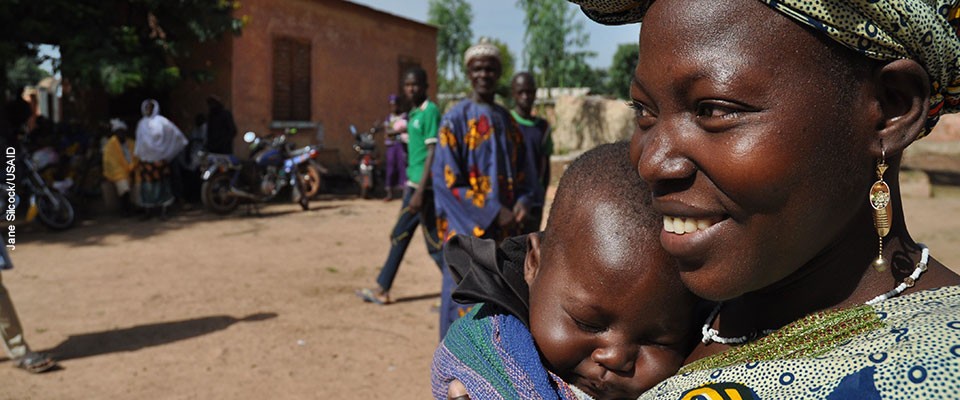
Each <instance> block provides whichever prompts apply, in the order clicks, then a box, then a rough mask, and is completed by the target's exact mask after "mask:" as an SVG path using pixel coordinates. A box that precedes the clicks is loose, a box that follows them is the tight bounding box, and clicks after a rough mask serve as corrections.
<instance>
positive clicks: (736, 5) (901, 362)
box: [576, 0, 960, 399]
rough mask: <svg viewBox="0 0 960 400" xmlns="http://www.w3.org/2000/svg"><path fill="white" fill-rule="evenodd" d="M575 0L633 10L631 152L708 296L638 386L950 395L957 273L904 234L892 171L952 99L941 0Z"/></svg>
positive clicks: (948, 32)
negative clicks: (697, 336)
mask: <svg viewBox="0 0 960 400" xmlns="http://www.w3.org/2000/svg"><path fill="white" fill-rule="evenodd" d="M576 2H577V3H579V4H580V5H581V6H582V8H583V10H584V11H585V13H586V14H587V15H588V16H589V17H591V18H593V19H595V20H597V21H600V22H604V23H625V22H637V21H640V20H641V19H642V20H643V30H642V33H641V35H640V51H639V54H640V56H639V63H638V65H637V70H636V76H635V80H634V82H633V84H632V88H631V94H632V97H633V99H634V100H633V103H634V106H635V108H636V109H637V111H636V118H637V124H638V128H637V131H636V133H635V135H634V137H633V142H632V149H631V158H632V161H633V162H635V163H636V164H637V167H638V171H639V173H640V175H641V177H642V178H643V179H644V180H645V181H647V182H648V183H649V184H650V186H651V188H652V190H653V204H654V206H655V207H656V209H657V210H658V211H660V212H661V213H662V214H663V215H664V230H663V231H662V232H661V244H662V245H663V246H664V248H665V249H666V250H667V251H668V252H669V253H671V254H672V255H674V256H675V257H677V258H679V259H680V261H681V264H682V267H681V275H682V279H683V281H684V283H685V285H686V286H687V287H688V288H689V289H691V290H692V291H693V292H695V293H696V294H698V295H700V296H701V297H704V298H706V299H709V300H714V301H717V302H718V306H717V307H716V308H715V309H714V311H713V313H711V315H710V317H709V318H707V320H706V321H705V323H704V326H703V340H702V343H700V344H699V345H698V346H697V347H696V349H695V350H694V351H693V353H692V354H691V356H690V357H689V358H688V359H687V362H688V364H687V365H686V366H685V367H684V369H682V370H681V374H679V375H677V376H674V377H673V378H671V379H668V380H667V381H665V382H663V383H661V384H660V385H659V386H657V388H655V389H654V390H652V391H650V392H648V393H647V394H646V395H644V397H643V398H669V399H678V398H697V396H703V398H736V396H740V397H741V398H828V397H829V398H850V397H856V398H880V397H883V398H938V397H953V396H956V394H955V393H956V390H957V389H958V388H960V381H958V380H957V379H956V377H957V376H958V373H960V365H958V363H957V360H958V357H960V322H956V321H960V288H958V287H957V286H956V285H957V284H958V283H960V278H958V276H957V275H956V274H954V273H953V272H951V271H950V270H948V269H947V268H946V267H945V266H944V265H942V264H941V263H940V262H938V261H936V259H934V258H933V257H931V256H929V254H931V253H932V254H936V249H929V250H928V249H926V248H925V247H924V246H923V245H921V244H918V243H916V242H915V241H914V240H913V239H912V238H911V237H910V234H909V233H908V232H907V228H906V226H905V224H904V218H903V211H902V207H901V201H900V190H899V182H898V178H897V176H898V172H899V169H900V159H901V156H902V153H903V150H904V149H905V148H906V147H907V146H908V145H910V144H911V143H912V142H913V141H914V140H916V139H918V138H920V137H921V136H923V135H925V134H926V133H928V132H929V130H930V129H931V128H932V127H933V125H934V124H935V123H936V120H937V117H938V116H939V115H940V114H942V113H945V112H955V111H957V110H956V106H957V104H958V102H960V101H958V100H960V98H957V96H956V94H957V93H958V90H957V88H956V86H955V85H956V84H957V83H958V82H960V75H958V67H960V63H958V59H957V57H958V54H960V39H958V37H957V32H956V29H955V28H954V27H953V26H951V25H950V23H949V22H948V21H949V20H950V19H951V18H949V17H950V16H952V15H956V14H957V11H958V10H957V1H956V0H952V1H944V0H941V1H936V0H819V1H809V0H808V1H803V0H785V1H772V0H769V1H757V0H728V1H698V2H694V1H683V0H657V1H655V2H652V1H642V2H639V1H609V0H606V1H601V0H577V1H576ZM724 396H726V397H724Z"/></svg>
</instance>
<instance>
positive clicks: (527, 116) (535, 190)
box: [357, 40, 552, 337]
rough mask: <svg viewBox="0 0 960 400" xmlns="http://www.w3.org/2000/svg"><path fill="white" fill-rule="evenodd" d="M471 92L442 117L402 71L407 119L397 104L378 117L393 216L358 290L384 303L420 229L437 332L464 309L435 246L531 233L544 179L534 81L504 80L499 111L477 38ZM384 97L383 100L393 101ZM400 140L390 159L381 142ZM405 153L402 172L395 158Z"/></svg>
mask: <svg viewBox="0 0 960 400" xmlns="http://www.w3.org/2000/svg"><path fill="white" fill-rule="evenodd" d="M464 62H465V67H466V70H467V76H468V78H469V79H470V84H471V87H472V89H473V91H472V93H471V95H470V96H468V98H466V99H464V100H463V101H461V102H459V103H457V104H455V105H453V106H452V107H451V108H450V109H449V110H448V111H447V112H446V113H444V114H443V115H441V113H440V110H439V109H438V107H437V105H436V104H435V103H434V102H432V101H430V100H429V99H428V98H427V89H428V83H427V76H426V72H425V71H423V70H422V69H419V68H415V69H413V70H410V71H408V72H407V73H406V74H405V75H404V81H403V87H404V95H405V97H406V100H407V101H408V102H409V104H410V107H409V111H407V112H406V122H399V121H402V119H400V118H401V117H400V116H401V115H403V110H402V109H397V110H395V111H394V112H392V113H391V115H390V116H389V117H388V118H387V120H386V121H385V128H386V131H387V132H388V135H390V137H391V139H390V140H391V142H390V143H388V161H387V175H388V179H387V191H388V198H389V197H390V195H389V193H390V192H391V191H392V188H393V187H395V186H397V184H398V183H399V181H398V180H396V178H395V176H399V177H404V178H405V180H406V182H405V188H404V194H403V201H402V202H401V206H400V216H399V218H398V220H397V223H396V224H395V225H394V228H393V231H392V233H391V236H390V251H389V253H388V256H387V260H386V262H385V263H384V265H383V267H382V268H381V270H380V274H379V276H378V277H377V287H375V288H373V289H370V288H363V289H360V290H358V291H357V295H358V296H360V297H361V298H363V299H364V300H365V301H367V302H371V303H375V304H380V305H385V304H389V303H391V302H392V301H393V299H392V297H391V296H390V290H391V288H392V286H393V281H394V279H395V278H396V275H397V272H398V270H399V267H400V262H401V261H402V259H403V256H404V254H405V253H406V250H407V247H408V246H409V243H410V240H411V238H412V236H413V233H414V232H415V230H416V229H417V227H418V226H420V225H422V226H423V228H422V232H423V237H424V241H425V242H426V245H427V251H428V253H429V254H430V256H431V257H432V258H433V260H434V262H435V263H436V265H437V267H438V269H439V270H440V272H441V276H442V285H441V291H442V293H441V302H440V307H439V311H440V335H441V337H443V335H444V333H445V332H446V330H447V328H448V327H449V326H450V324H451V323H452V322H453V321H454V320H456V319H457V318H459V317H460V316H462V315H464V314H465V313H466V312H467V310H468V309H469V307H470V306H469V305H461V304H457V303H455V302H453V301H452V298H451V293H452V290H453V288H454V287H455V286H456V284H455V283H454V279H453V277H452V275H451V274H450V270H449V268H448V267H446V266H445V265H444V260H443V258H442V250H443V248H444V243H445V242H447V241H448V240H449V239H450V238H452V237H455V236H457V235H471V236H475V237H478V238H487V239H492V240H496V241H498V242H499V241H502V240H504V239H506V238H507V237H511V236H514V235H518V234H521V233H529V232H536V231H539V230H540V225H541V222H542V215H543V204H544V197H545V193H546V188H547V185H548V184H549V181H550V176H549V163H550V153H551V152H552V142H551V140H550V130H549V125H548V124H547V122H546V120H544V119H543V118H540V117H537V116H534V115H533V106H534V101H535V100H536V82H535V81H534V78H533V76H532V75H531V74H529V73H525V72H523V73H519V74H517V75H516V76H515V77H514V78H513V81H512V91H513V98H514V103H515V107H514V109H513V110H507V109H506V108H504V107H502V106H500V105H499V104H497V103H496V102H495V93H496V89H497V87H496V85H497V80H498V79H499V78H500V74H501V68H502V66H501V60H500V51H499V49H498V48H497V47H496V46H495V45H493V44H492V43H490V42H489V41H486V40H483V41H481V42H480V43H478V44H476V45H474V46H472V47H470V48H469V49H468V50H467V52H466V54H465V57H464ZM397 103H398V101H397V99H396V98H394V97H391V105H395V104H397ZM393 137H396V138H397V140H398V141H399V142H400V143H405V144H406V149H407V151H406V152H405V153H400V151H402V147H401V148H400V151H397V152H396V153H398V154H397V155H394V156H390V155H389V154H390V152H391V150H390V146H398V145H397V141H395V140H394V139H393ZM404 158H405V159H406V161H407V164H406V168H405V169H404V172H403V173H399V172H398V171H397V168H398V167H396V166H393V163H396V162H397V160H402V159H404Z"/></svg>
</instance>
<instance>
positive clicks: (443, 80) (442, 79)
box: [427, 0, 473, 93]
mask: <svg viewBox="0 0 960 400" xmlns="http://www.w3.org/2000/svg"><path fill="white" fill-rule="evenodd" d="M472 20H473V8H471V7H470V4H468V3H467V2H466V0H430V6H429V9H428V10H427V22H429V23H430V24H433V25H435V26H437V27H439V28H440V30H439V31H438V32H437V66H438V67H439V69H440V74H439V79H438V81H439V84H438V85H437V86H438V88H439V89H440V91H441V92H444V93H455V92H459V91H461V90H462V89H464V88H465V87H466V83H465V81H464V79H462V77H463V74H462V72H463V52H465V51H467V48H469V47H470V41H471V40H472V39H473V30H471V29H470V22H471V21H472Z"/></svg>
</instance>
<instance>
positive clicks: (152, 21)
mask: <svg viewBox="0 0 960 400" xmlns="http://www.w3.org/2000/svg"><path fill="white" fill-rule="evenodd" d="M239 7H240V3H239V2H238V1H229V0H179V1H175V2H173V1H157V0H43V1H35V0H5V1H2V2H0V60H14V59H16V58H17V57H18V56H23V55H27V56H33V57H35V55H36V50H35V49H34V47H33V46H32V45H31V44H36V43H47V44H54V45H58V46H60V53H61V55H62V57H63V59H65V60H69V62H67V63H63V64H62V65H60V66H55V67H57V68H59V70H60V72H61V75H62V76H63V78H64V79H66V80H69V81H70V82H71V84H72V85H73V86H75V87H103V88H104V89H105V90H106V91H107V93H111V94H119V93H122V92H124V91H125V90H128V89H132V88H148V89H157V90H164V89H167V88H169V87H170V86H171V85H172V84H174V83H176V82H177V81H179V80H180V79H182V78H183V77H184V76H183V75H184V73H183V72H182V71H181V69H180V67H179V66H178V60H181V59H182V58H183V57H185V56H188V55H189V53H190V50H191V47H192V46H193V45H194V44H196V43H201V42H205V41H209V40H213V39H215V38H217V37H219V36H220V35H222V34H223V33H226V32H233V33H234V34H239V33H240V30H241V29H242V27H243V25H244V23H245V22H246V17H237V16H235V15H234V11H235V10H237V9H238V8H239ZM10 67H11V65H10V64H9V63H0V68H3V70H4V72H5V71H6V70H8V69H9V68H10ZM6 75H7V74H6V73H4V74H0V76H3V77H6Z"/></svg>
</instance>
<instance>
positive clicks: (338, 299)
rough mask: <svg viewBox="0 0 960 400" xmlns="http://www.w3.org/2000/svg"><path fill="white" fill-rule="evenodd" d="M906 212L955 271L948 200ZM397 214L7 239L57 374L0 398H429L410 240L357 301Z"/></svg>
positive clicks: (18, 286)
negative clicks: (391, 273) (381, 298)
mask: <svg viewBox="0 0 960 400" xmlns="http://www.w3.org/2000/svg"><path fill="white" fill-rule="evenodd" d="M935 193H936V196H935V197H933V198H909V199H906V200H905V203H906V209H907V211H906V213H907V217H908V226H909V227H910V229H911V231H912V233H913V234H914V235H915V236H916V237H918V238H919V239H920V240H921V241H924V242H925V243H927V244H928V245H929V246H930V248H931V250H932V254H933V256H934V257H936V258H938V259H940V260H941V261H944V262H945V263H947V264H948V265H953V266H954V267H960V246H958V245H957V244H958V243H960V218H958V217H960V189H956V188H940V187H938V188H937V190H936V192H935ZM398 207H399V203H397V202H391V203H384V202H382V201H378V200H367V201H363V200H356V199H350V198H339V199H336V198H324V199H320V200H318V201H315V202H313V203H311V210H310V211H307V212H301V211H299V208H298V207H297V206H296V205H292V204H291V205H286V204H280V205H271V206H268V207H266V208H265V209H264V210H263V211H262V215H261V216H259V217H255V216H245V215H243V213H240V212H238V213H236V214H234V215H232V216H230V217H226V218H222V217H217V216H213V215H211V214H208V213H205V212H203V211H200V210H187V211H183V212H181V213H179V214H177V215H176V216H175V217H174V218H172V219H171V220H169V221H166V222H161V221H157V220H151V221H147V222H141V221H137V220H135V219H121V218H116V217H100V218H98V219H96V220H89V221H84V222H83V223H82V224H81V225H79V226H77V227H75V228H73V229H71V230H69V231H66V232H59V233H53V232H48V231H46V230H45V229H43V227H42V226H39V225H29V226H18V227H17V229H18V236H17V248H16V250H15V251H13V252H12V257H13V260H14V263H15V265H16V268H15V269H14V270H12V271H8V272H4V273H3V282H4V284H5V285H6V286H7V288H8V289H9V290H10V292H11V294H12V296H13V299H14V303H15V305H16V307H17V309H18V311H19V314H20V317H21V320H22V322H23V325H24V329H25V335H26V339H27V340H28V342H29V343H30V344H31V345H32V347H33V348H34V349H36V350H41V351H48V352H51V353H54V354H55V355H56V356H57V357H58V358H59V359H60V360H61V365H62V369H60V370H57V371H53V372H51V373H47V374H43V375H30V374H27V373H25V372H23V371H20V370H17V369H15V368H12V367H11V363H10V362H9V361H0V387H2V389H0V399H113V398H129V399H227V398H229V399H240V400H243V399H257V400H260V399H274V400H280V399H303V398H334V399H339V398H380V399H383V398H391V399H399V400H404V399H425V398H429V396H430V386H429V366H430V359H431V356H432V352H433V348H434V346H436V344H437V318H438V315H437V313H436V312H433V311H431V306H432V305H433V304H434V302H435V301H437V299H438V294H439V286H440V274H439V272H438V271H437V269H436V267H435V266H433V265H432V262H431V261H430V260H429V258H428V257H427V255H426V251H425V249H424V244H423V241H422V238H421V237H420V236H419V235H418V236H417V237H416V239H415V240H414V241H413V242H412V243H411V247H410V251H409V252H408V255H407V258H406V260H405V261H404V263H403V266H402V268H401V271H400V274H399V276H398V279H397V281H396V285H395V289H394V294H395V296H396V297H397V298H398V299H399V301H398V303H397V304H394V305H390V306H387V307H379V306H374V305H370V304H364V303H362V302H361V301H360V300H359V299H358V298H356V297H355V296H354V294H353V291H354V289H356V288H359V287H364V286H371V285H373V281H374V278H375V276H376V274H377V272H378V269H379V265H380V264H381V263H382V262H383V260H384V258H385V256H386V251H387V244H388V240H387V232H388V230H389V229H390V228H391V226H392V224H393V222H394V218H395V216H396V213H397V210H398Z"/></svg>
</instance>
